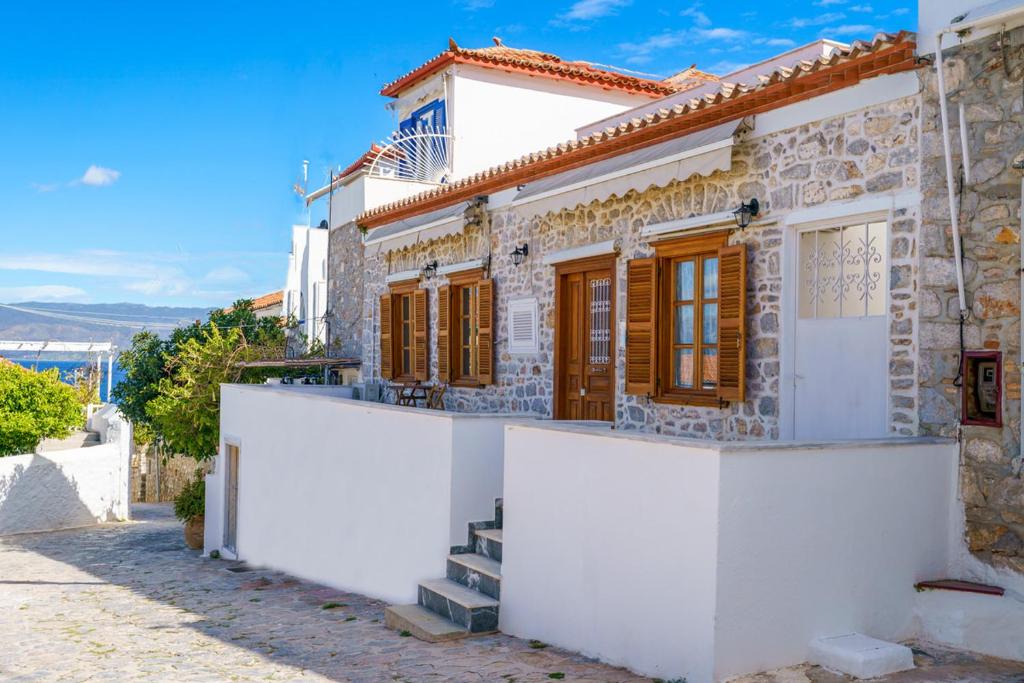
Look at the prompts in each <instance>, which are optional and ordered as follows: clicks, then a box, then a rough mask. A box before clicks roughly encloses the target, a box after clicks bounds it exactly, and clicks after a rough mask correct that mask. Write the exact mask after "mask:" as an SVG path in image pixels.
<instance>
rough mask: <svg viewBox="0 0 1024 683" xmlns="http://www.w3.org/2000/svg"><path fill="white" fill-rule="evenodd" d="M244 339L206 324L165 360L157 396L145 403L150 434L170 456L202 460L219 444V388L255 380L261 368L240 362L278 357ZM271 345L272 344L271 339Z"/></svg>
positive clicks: (272, 350)
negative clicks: (158, 440)
mask: <svg viewBox="0 0 1024 683" xmlns="http://www.w3.org/2000/svg"><path fill="white" fill-rule="evenodd" d="M257 336H258V337H260V339H261V343H250V342H248V341H247V339H246V337H245V334H244V333H243V328H240V327H234V328H231V329H228V330H225V331H223V332H222V331H221V329H220V328H219V327H218V326H217V325H216V324H213V323H211V324H210V325H209V326H208V327H206V329H205V331H204V333H203V334H202V336H193V337H190V338H188V339H186V340H185V341H183V342H182V343H181V344H180V345H179V346H177V348H176V349H175V353H174V355H173V356H171V355H169V356H168V357H167V359H166V364H165V367H166V369H167V370H168V375H167V376H165V377H163V378H161V379H160V381H159V383H158V387H157V395H156V396H155V397H154V398H152V399H151V400H150V401H149V402H148V403H147V404H146V415H147V418H148V419H149V421H150V423H151V424H152V425H153V428H154V430H155V431H156V433H157V434H158V435H159V436H160V438H161V439H162V440H163V441H164V443H165V444H166V445H167V447H168V448H169V449H170V450H172V451H173V452H175V453H181V454H183V455H188V456H191V457H193V458H195V459H196V460H206V459H207V458H211V457H213V456H214V455H215V454H216V453H217V449H218V447H219V446H220V385H221V384H235V383H239V382H260V381H263V379H264V378H265V377H266V376H267V374H268V371H267V370H246V369H244V368H242V367H240V366H239V364H240V363H242V362H245V361H252V360H262V359H266V358H270V357H274V356H275V355H277V354H279V352H280V351H279V348H280V347H278V346H275V345H270V346H268V345H267V344H266V337H265V336H262V335H259V333H258V332H257ZM275 342H276V340H275Z"/></svg>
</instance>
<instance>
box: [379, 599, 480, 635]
mask: <svg viewBox="0 0 1024 683" xmlns="http://www.w3.org/2000/svg"><path fill="white" fill-rule="evenodd" d="M384 623H385V624H387V626H388V628H390V629H393V630H395V631H408V632H409V633H411V634H412V635H413V636H415V637H416V638H419V639H420V640H424V641H426V642H428V643H441V642H444V641H446V640H457V639H459V638H466V637H467V636H470V635H472V634H471V633H470V632H469V631H468V630H466V629H465V628H463V627H462V626H459V625H458V624H455V623H453V622H451V621H449V620H448V619H445V618H444V617H442V616H441V615H439V614H435V613H434V612H431V611H430V610H428V609H427V608H426V607H422V606H421V605H391V606H390V607H387V608H386V609H385V610H384Z"/></svg>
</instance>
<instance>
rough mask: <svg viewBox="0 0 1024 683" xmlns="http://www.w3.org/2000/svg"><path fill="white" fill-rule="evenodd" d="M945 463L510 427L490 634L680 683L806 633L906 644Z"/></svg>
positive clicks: (937, 569)
mask: <svg viewBox="0 0 1024 683" xmlns="http://www.w3.org/2000/svg"><path fill="white" fill-rule="evenodd" d="M956 465H957V448H956V445H955V444H954V443H953V442H951V441H946V440H941V439H885V440H876V441H863V442H857V441H850V442H843V443H780V442H768V443H755V442H743V443H739V442H736V443H733V442H729V443H723V442H708V441H700V440H694V439H683V438H668V437H660V436H657V435H650V434H641V433H637V432H623V431H613V432H609V431H603V432H595V431H593V430H588V429H585V428H581V427H572V426H565V425H560V424H558V423H546V422H536V423H532V424H515V425H509V426H508V427H506V430H505V496H504V501H505V502H504V543H503V545H504V548H503V553H502V554H503V563H502V586H501V618H500V626H501V630H502V631H504V632H506V633H509V634H512V635H516V636H521V637H529V638H538V639H541V640H544V641H546V642H549V643H552V644H555V645H559V646H562V647H566V648H569V649H572V650H577V651H580V652H583V653H584V654H587V655H590V656H593V657H597V658H599V659H601V660H604V661H606V662H610V663H613V664H618V665H624V666H627V667H629V668H630V669H633V670H635V671H637V672H640V673H643V674H646V675H652V676H659V677H661V678H665V679H671V678H677V677H685V679H686V680H689V681H690V682H691V683H706V682H708V681H719V680H723V679H725V678H729V677H731V676H736V675H740V674H745V673H751V672H756V671H762V670H766V669H773V668H778V667H782V666H788V665H792V664H797V663H800V662H803V661H805V660H806V659H807V657H808V654H809V646H810V643H811V641H812V640H814V639H816V638H820V637H828V636H837V635H842V634H846V633H851V632H858V633H863V634H865V635H868V636H872V637H875V638H881V639H885V640H899V639H902V638H906V637H909V636H912V635H914V634H913V628H914V619H913V616H914V610H913V607H914V598H915V590H914V584H915V582H917V581H920V580H922V579H925V578H926V577H936V576H943V575H944V574H945V571H946V568H947V563H948V558H949V546H950V529H951V527H952V523H951V515H952V514H953V511H951V509H950V508H951V507H952V506H953V505H954V501H955V487H956ZM553 530H554V531H553Z"/></svg>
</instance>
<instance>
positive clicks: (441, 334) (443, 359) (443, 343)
mask: <svg viewBox="0 0 1024 683" xmlns="http://www.w3.org/2000/svg"><path fill="white" fill-rule="evenodd" d="M451 307H452V288H451V287H449V286H448V285H444V286H442V287H438V288H437V381H439V382H447V381H449V380H450V379H451V360H452V355H451V354H452V350H451V346H450V344H449V342H448V340H449V338H450V336H451V335H450V333H451V314H450V311H451Z"/></svg>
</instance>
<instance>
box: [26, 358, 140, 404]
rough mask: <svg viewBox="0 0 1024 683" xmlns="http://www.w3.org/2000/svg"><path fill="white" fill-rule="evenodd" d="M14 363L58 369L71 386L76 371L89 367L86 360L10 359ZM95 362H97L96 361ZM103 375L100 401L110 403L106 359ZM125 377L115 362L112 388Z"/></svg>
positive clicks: (33, 367) (43, 368) (35, 368)
mask: <svg viewBox="0 0 1024 683" xmlns="http://www.w3.org/2000/svg"><path fill="white" fill-rule="evenodd" d="M8 360H10V361H11V362H12V363H17V364H18V365H20V366H22V367H26V368H30V369H34V370H49V369H50V368H57V369H58V370H60V377H61V379H62V380H63V381H65V382H67V383H68V384H71V383H72V382H73V381H74V377H75V370H76V369H77V368H81V367H84V366H85V365H88V361H84V360H35V359H31V358H28V359H26V358H21V359H18V358H10V359H8ZM94 362H95V361H94ZM101 369H102V374H101V376H100V377H101V380H100V400H101V401H104V402H106V401H108V400H110V397H109V396H107V362H106V359H104V361H103V364H102V368H101ZM124 377H125V374H124V371H123V370H122V369H121V366H120V365H118V363H117V361H116V360H115V361H114V381H113V382H112V383H111V386H112V387H116V386H117V384H118V382H120V381H121V380H123V379H124Z"/></svg>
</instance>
